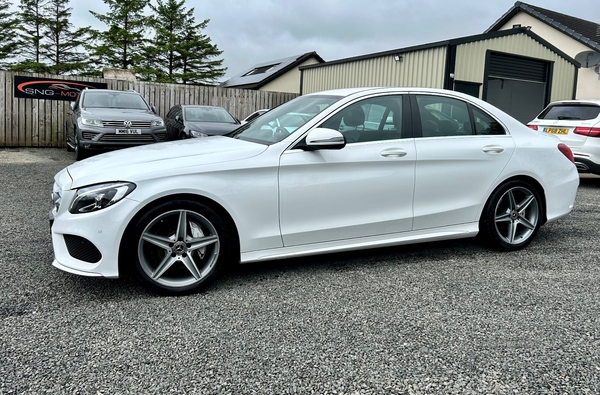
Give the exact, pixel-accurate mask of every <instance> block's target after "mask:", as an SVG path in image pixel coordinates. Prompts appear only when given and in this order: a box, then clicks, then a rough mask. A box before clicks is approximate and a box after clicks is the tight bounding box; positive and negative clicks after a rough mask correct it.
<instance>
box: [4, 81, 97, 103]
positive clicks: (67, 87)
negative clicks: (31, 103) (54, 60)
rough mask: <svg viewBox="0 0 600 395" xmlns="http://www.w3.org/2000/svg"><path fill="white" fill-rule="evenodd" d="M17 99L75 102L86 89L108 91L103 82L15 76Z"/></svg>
mask: <svg viewBox="0 0 600 395" xmlns="http://www.w3.org/2000/svg"><path fill="white" fill-rule="evenodd" d="M14 78H15V80H14V85H15V97H22V98H26V99H46V100H68V101H75V99H77V97H78V96H79V92H81V91H82V90H84V89H86V88H87V89H106V88H108V85H107V84H105V83H101V82H87V81H71V80H57V79H50V78H39V77H24V76H18V75H15V77H14Z"/></svg>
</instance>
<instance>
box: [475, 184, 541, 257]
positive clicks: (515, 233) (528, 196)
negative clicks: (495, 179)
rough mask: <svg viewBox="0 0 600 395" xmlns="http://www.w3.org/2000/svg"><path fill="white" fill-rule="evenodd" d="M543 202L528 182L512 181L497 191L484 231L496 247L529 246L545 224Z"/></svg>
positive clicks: (483, 223)
mask: <svg viewBox="0 0 600 395" xmlns="http://www.w3.org/2000/svg"><path fill="white" fill-rule="evenodd" d="M542 206H543V202H542V200H541V198H540V196H539V193H538V191H537V190H536V189H535V188H534V187H533V186H531V185H530V184H529V183H527V182H525V181H510V182H507V183H506V184H504V185H502V186H500V187H499V188H498V189H496V190H495V191H494V193H493V194H492V196H491V197H490V199H489V200H488V202H487V204H486V205H485V208H484V210H483V214H482V216H481V220H480V225H479V227H480V231H481V232H482V234H483V236H484V237H485V238H486V239H487V241H489V242H490V243H491V244H492V245H493V246H495V247H497V248H499V249H501V250H506V251H514V250H518V249H521V248H523V247H525V246H526V245H527V244H529V243H530V242H531V241H532V240H533V238H534V237H535V235H536V234H537V232H538V230H539V229H540V226H541V223H542V212H543V211H542V208H543V207H542Z"/></svg>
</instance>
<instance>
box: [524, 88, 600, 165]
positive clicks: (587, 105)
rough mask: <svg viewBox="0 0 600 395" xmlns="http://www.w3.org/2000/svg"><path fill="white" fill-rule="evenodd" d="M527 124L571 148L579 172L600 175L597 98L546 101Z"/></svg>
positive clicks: (599, 118) (599, 126)
mask: <svg viewBox="0 0 600 395" xmlns="http://www.w3.org/2000/svg"><path fill="white" fill-rule="evenodd" d="M527 126H529V127H530V128H531V129H534V130H539V131H542V132H546V133H550V134H555V135H556V136H558V138H560V139H561V140H562V141H563V142H564V143H565V144H567V145H568V146H569V148H571V150H572V151H573V156H574V158H575V165H576V166H577V169H578V170H579V172H580V173H594V174H600V100H563V101H557V102H553V103H550V104H549V105H548V106H547V107H546V108H545V109H544V110H543V111H542V112H541V113H540V115H538V116H537V117H536V118H535V119H534V120H533V121H531V122H529V124H528V125H527Z"/></svg>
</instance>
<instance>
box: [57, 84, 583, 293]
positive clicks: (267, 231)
mask: <svg viewBox="0 0 600 395" xmlns="http://www.w3.org/2000/svg"><path fill="white" fill-rule="evenodd" d="M578 184H579V176H578V173H577V169H576V167H575V164H574V163H573V154H572V152H571V150H570V149H569V147H567V146H566V145H565V144H564V143H562V142H561V140H560V139H558V138H557V137H556V136H554V135H550V134H547V133H543V132H538V131H534V130H531V129H529V128H528V127H527V126H525V125H523V124H521V123H520V122H518V121H516V120H515V119H513V118H512V117H510V116H509V115H507V114H505V113H503V112H502V111H500V110H498V109H497V108H495V107H493V106H491V105H490V104H488V103H486V102H484V101H481V100H479V99H476V98H474V97H471V96H468V95H464V94H460V93H457V92H452V91H446V90H435V89H423V88H356V89H341V90H332V91H325V92H319V93H313V94H308V95H304V96H300V97H298V98H296V99H294V100H291V101H289V102H287V103H285V104H283V105H281V106H279V107H277V108H274V109H272V110H271V111H269V112H267V113H265V114H264V115H262V116H261V117H259V118H257V119H256V120H255V121H254V122H251V123H247V124H245V125H242V126H241V127H239V128H238V129H236V130H234V131H233V132H231V133H229V134H228V135H225V136H209V137H203V138H198V139H190V140H181V141H172V142H165V143H159V144H152V145H146V146H141V147H135V148H128V149H124V150H119V151H114V152H109V153H106V154H101V155H98V156H94V157H91V158H89V159H86V160H83V161H81V162H77V163H75V164H73V165H71V166H69V167H67V168H65V169H63V170H62V171H60V172H59V173H58V174H57V175H56V177H55V183H54V189H53V192H52V200H53V208H52V211H51V212H50V222H51V230H52V243H53V247H54V256H55V258H54V262H53V265H54V266H55V267H57V268H59V269H62V270H65V271H67V272H70V273H75V274H79V275H84V276H102V277H108V278H116V277H118V276H119V273H122V271H124V270H129V269H130V270H132V271H133V272H134V273H136V274H137V276H138V277H139V278H140V279H141V280H142V281H143V282H144V283H145V284H146V285H147V286H148V287H150V288H151V289H153V290H155V291H159V292H161V293H166V294H185V293H192V292H197V291H199V290H201V289H202V288H204V287H205V286H206V285H207V284H209V283H210V282H211V281H213V280H214V278H215V277H216V276H217V274H218V273H219V271H220V270H221V269H223V267H225V266H226V265H229V264H235V263H240V262H241V263H248V262H256V261H264V260H273V259H282V258H289V257H299V256H306V255H313V254H323V253H331V252H337V251H349V250H357V249H365V248H375V247H382V246H392V245H400V244H406V243H417V242H426V241H435V240H446V239H454V238H466V237H474V236H476V235H480V236H483V237H482V238H483V239H484V240H486V241H487V242H488V243H489V244H490V245H492V246H494V247H496V248H500V249H502V250H517V249H520V248H523V247H525V246H526V245H527V244H529V243H530V242H531V241H532V240H533V238H534V237H535V235H536V233H537V232H538V230H539V229H540V226H541V225H543V224H544V223H546V222H548V221H553V220H556V219H558V218H561V217H563V216H565V215H567V214H568V213H569V212H570V211H571V210H572V209H573V205H574V202H575V196H576V192H577V187H578Z"/></svg>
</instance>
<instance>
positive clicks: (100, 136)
mask: <svg viewBox="0 0 600 395" xmlns="http://www.w3.org/2000/svg"><path fill="white" fill-rule="evenodd" d="M65 132H66V142H67V150H69V151H75V159H76V160H81V159H84V158H86V157H87V156H89V155H90V154H91V152H92V151H99V150H113V149H117V148H125V147H133V146H136V145H142V144H150V143H157V142H159V141H165V140H166V136H167V131H166V129H165V123H164V121H163V119H162V118H161V117H159V116H158V115H156V109H155V108H154V107H152V106H149V105H148V103H146V101H145V100H144V98H143V97H142V96H141V95H140V94H139V93H137V92H134V91H118V90H108V89H86V90H83V91H81V93H80V95H79V97H78V98H77V100H76V101H74V102H72V103H71V110H70V111H69V114H68V116H67V121H66V125H65Z"/></svg>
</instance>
